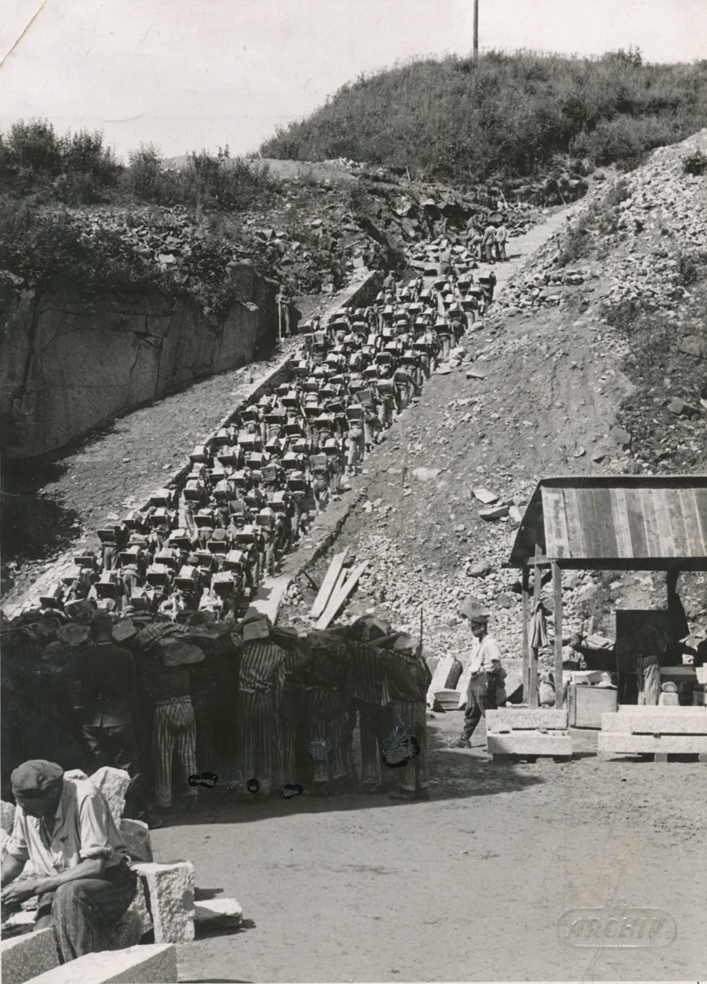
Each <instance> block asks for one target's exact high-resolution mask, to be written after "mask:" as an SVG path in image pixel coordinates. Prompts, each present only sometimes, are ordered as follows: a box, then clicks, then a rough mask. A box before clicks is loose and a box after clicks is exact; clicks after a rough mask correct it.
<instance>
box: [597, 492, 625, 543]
mask: <svg viewBox="0 0 707 984" xmlns="http://www.w3.org/2000/svg"><path fill="white" fill-rule="evenodd" d="M592 498H593V499H594V509H595V512H596V517H597V531H598V533H599V541H600V553H599V556H600V557H610V558H614V557H618V554H619V547H618V544H617V542H616V531H615V529H614V514H613V512H612V510H611V493H610V492H609V489H592Z"/></svg>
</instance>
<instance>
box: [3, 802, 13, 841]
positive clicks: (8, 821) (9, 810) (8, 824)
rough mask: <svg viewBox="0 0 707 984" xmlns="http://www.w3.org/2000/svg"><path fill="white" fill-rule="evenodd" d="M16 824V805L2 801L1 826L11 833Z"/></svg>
mask: <svg viewBox="0 0 707 984" xmlns="http://www.w3.org/2000/svg"><path fill="white" fill-rule="evenodd" d="M14 825H15V807H14V806H13V805H12V803H6V802H5V800H2V801H0V828H2V829H3V830H6V831H7V833H8V834H11V833H12V828H13V827H14Z"/></svg>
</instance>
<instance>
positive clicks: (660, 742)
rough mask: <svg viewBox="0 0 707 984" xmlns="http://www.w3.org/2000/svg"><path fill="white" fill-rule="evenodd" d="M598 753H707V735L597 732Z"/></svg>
mask: <svg viewBox="0 0 707 984" xmlns="http://www.w3.org/2000/svg"><path fill="white" fill-rule="evenodd" d="M598 737H599V745H598V748H599V751H600V752H614V753H616V754H617V755H652V754H655V753H656V752H664V753H666V754H670V753H671V752H673V753H677V754H681V755H695V754H697V755H699V754H700V753H703V752H705V753H707V735H661V736H660V738H654V737H653V735H632V734H628V733H622V732H618V731H603V730H602V731H600V732H599V735H598Z"/></svg>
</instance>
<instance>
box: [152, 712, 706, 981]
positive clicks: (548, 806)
mask: <svg viewBox="0 0 707 984" xmlns="http://www.w3.org/2000/svg"><path fill="white" fill-rule="evenodd" d="M461 720H462V714H461V712H459V711H454V712H449V713H447V714H439V713H437V714H436V717H435V720H431V721H430V722H429V735H430V748H431V754H430V763H429V764H430V773H431V776H432V781H431V786H430V789H431V799H430V802H427V803H424V802H418V803H413V804H400V803H392V802H391V801H389V800H388V799H387V797H386V796H384V795H369V796H361V795H355V794H351V795H343V796H340V797H336V798H330V799H319V798H309V797H307V796H304V797H300V798H297V799H295V800H293V801H289V802H285V801H284V800H282V799H276V800H274V801H272V802H268V803H263V804H261V803H257V802H252V801H249V800H248V799H244V800H239V801H238V802H235V801H234V802H228V801H224V802H222V804H221V805H219V806H216V805H215V803H216V800H215V797H214V796H213V792H214V791H212V790H202V791H201V793H202V804H203V809H204V812H203V815H202V818H200V819H199V820H198V821H196V822H195V821H194V819H193V818H190V819H189V821H186V820H185V822H184V825H180V821H179V818H175V820H174V826H170V827H167V828H163V829H161V830H156V831H153V833H152V840H153V845H154V848H155V852H156V859H157V860H160V861H166V860H172V859H178V858H190V859H191V860H192V861H193V862H194V863H195V865H196V883H197V887H198V890H199V891H198V895H197V897H201V898H206V897H218V896H219V895H224V896H233V897H235V898H237V899H238V900H239V901H240V903H241V905H242V906H243V911H244V919H245V926H244V928H243V929H241V930H240V931H239V932H236V933H234V934H232V935H218V936H216V935H211V936H208V937H204V938H201V939H198V940H197V941H196V942H194V943H192V944H189V945H186V946H182V947H180V948H179V980H180V981H200V982H205V981H224V982H225V981H258V982H264V981H461V980H474V981H489V980H506V981H522V980H529V981H540V980H545V981H559V980H564V981H586V980H589V981H591V980H604V981H616V980H689V979H693V978H694V979H700V977H701V976H702V975H703V974H704V969H705V965H706V961H707V938H706V935H705V932H704V876H705V870H704V857H705V834H704V831H705V819H706V818H705V800H704V765H700V764H688V763H670V764H665V765H661V764H654V763H648V762H642V761H640V760H638V759H633V760H627V759H624V760H621V759H616V760H613V761H608V760H607V761H604V760H602V759H599V758H597V757H596V756H595V755H594V754H590V753H591V750H592V749H595V748H596V732H590V731H583V732H575V733H574V736H573V737H574V740H575V747H576V748H578V749H584V751H583V752H580V753H579V756H576V757H575V758H574V759H573V760H572V761H571V762H569V763H566V764H558V763H555V762H553V761H552V760H542V759H539V760H538V761H537V762H536V763H535V764H517V765H502V764H494V763H493V762H492V761H491V760H490V758H489V756H487V755H486V753H485V751H484V746H485V740H484V735H483V730H482V729H483V725H482V728H481V729H479V731H477V733H476V734H475V735H474V741H473V747H472V749H471V750H459V749H455V750H452V749H449V748H447V747H446V738H447V737H449V736H454V735H456V734H457V733H458V730H459V728H460V725H461ZM212 804H214V805H212ZM606 897H613V898H617V897H623V898H625V899H626V902H627V903H628V905H629V906H648V907H653V908H661V909H665V910H667V912H668V913H670V914H671V915H672V916H673V917H674V918H675V920H676V923H677V935H676V937H675V939H674V941H673V942H672V943H670V944H668V945H666V946H663V947H660V948H608V947H604V948H593V947H589V948H586V947H577V946H571V945H569V944H568V943H566V942H564V941H563V940H561V939H560V938H559V937H558V933H557V928H556V924H557V920H558V919H559V917H560V916H561V914H562V913H563V912H564V911H565V910H567V909H570V908H572V907H576V906H601V905H602V904H603V901H604V899H605V898H606Z"/></svg>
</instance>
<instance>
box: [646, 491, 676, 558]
mask: <svg viewBox="0 0 707 984" xmlns="http://www.w3.org/2000/svg"><path fill="white" fill-rule="evenodd" d="M669 495H670V492H669V490H668V489H651V498H652V499H653V508H654V509H655V518H656V524H657V527H658V539H659V541H660V556H661V557H674V556H675V543H674V540H673V534H672V530H671V528H670V512H669V507H668V496H669Z"/></svg>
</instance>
